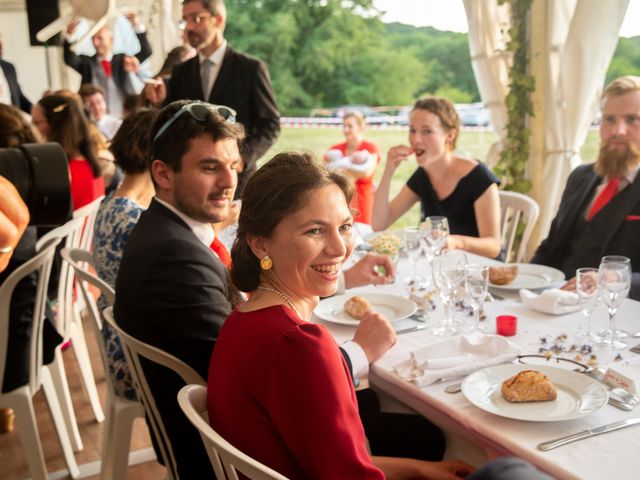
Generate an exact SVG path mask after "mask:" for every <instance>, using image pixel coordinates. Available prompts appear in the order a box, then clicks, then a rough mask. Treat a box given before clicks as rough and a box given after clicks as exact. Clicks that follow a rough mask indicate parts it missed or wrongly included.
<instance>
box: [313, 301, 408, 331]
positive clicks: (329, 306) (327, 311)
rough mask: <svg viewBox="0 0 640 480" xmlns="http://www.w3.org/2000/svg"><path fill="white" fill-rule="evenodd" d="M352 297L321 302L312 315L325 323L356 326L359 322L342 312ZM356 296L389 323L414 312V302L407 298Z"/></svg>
mask: <svg viewBox="0 0 640 480" xmlns="http://www.w3.org/2000/svg"><path fill="white" fill-rule="evenodd" d="M354 296H355V295H338V296H335V297H331V298H327V299H325V300H322V301H321V302H320V303H319V304H318V306H317V307H316V309H315V310H314V311H313V313H315V314H316V316H317V317H319V318H321V319H322V320H326V321H327V322H333V323H341V324H343V325H358V324H359V323H360V320H356V319H355V318H353V317H352V316H351V315H349V314H348V313H347V312H345V311H344V304H345V303H346V302H347V300H349V299H350V298H351V297H354ZM357 296H359V297H363V298H364V299H365V300H367V302H369V303H370V304H371V306H372V307H373V310H374V311H376V312H378V313H381V314H382V315H384V316H385V317H387V318H388V319H389V321H391V322H393V321H394V320H400V319H402V318H406V317H408V316H409V315H411V314H413V313H415V311H416V304H415V303H414V302H412V301H411V300H409V299H407V298H403V297H398V296H397V295H388V294H386V293H358V294H357Z"/></svg>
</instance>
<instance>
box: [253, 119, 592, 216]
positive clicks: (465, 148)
mask: <svg viewBox="0 0 640 480" xmlns="http://www.w3.org/2000/svg"><path fill="white" fill-rule="evenodd" d="M366 138H367V140H371V141H374V142H377V143H378V145H380V150H381V152H382V162H381V164H380V165H379V166H378V169H377V171H376V179H379V178H380V175H382V170H383V168H384V162H385V161H386V152H387V150H389V148H391V147H392V146H394V145H399V144H404V145H406V144H408V140H407V131H406V130H369V131H367V134H366ZM496 140H497V135H496V134H495V133H494V132H493V131H462V132H461V134H460V137H459V139H458V150H459V152H460V153H464V154H466V155H467V156H470V157H473V158H477V159H480V160H483V159H484V158H485V155H486V153H487V151H488V150H489V147H491V145H492V144H493V143H494V142H495V141H496ZM342 141H344V137H343V135H342V130H341V129H339V128H283V129H282V132H281V134H280V138H279V139H278V142H277V143H276V144H275V145H274V146H273V147H272V148H271V149H270V150H269V152H267V154H266V155H265V156H264V157H263V158H264V160H263V161H266V159H269V158H271V157H273V156H274V155H275V154H276V153H279V152H283V151H287V150H296V151H310V152H312V153H314V154H315V155H316V156H317V157H318V158H320V157H321V156H322V155H323V154H324V152H325V151H326V150H327V149H328V148H329V147H330V146H331V145H334V144H336V143H339V142H342ZM598 142H599V141H598V132H597V131H590V132H589V134H588V136H587V140H586V142H585V144H584V145H583V147H582V150H581V154H582V158H583V160H584V161H585V162H592V161H593V160H594V159H595V157H596V154H597V150H598ZM415 168H416V165H415V163H409V162H407V163H404V164H403V165H401V166H400V167H399V168H398V170H396V172H395V175H394V179H393V182H392V185H391V195H395V193H396V192H398V191H399V190H400V189H401V188H402V186H403V185H404V184H405V183H406V181H407V179H408V178H409V176H410V175H411V174H412V173H413V171H414V170H415ZM419 216H420V207H419V205H418V204H416V205H414V207H413V208H412V209H411V210H410V211H409V212H407V214H405V215H404V216H403V217H402V218H400V219H398V221H397V222H396V223H395V224H394V225H393V227H392V228H401V227H403V226H406V225H416V224H417V223H418V219H419Z"/></svg>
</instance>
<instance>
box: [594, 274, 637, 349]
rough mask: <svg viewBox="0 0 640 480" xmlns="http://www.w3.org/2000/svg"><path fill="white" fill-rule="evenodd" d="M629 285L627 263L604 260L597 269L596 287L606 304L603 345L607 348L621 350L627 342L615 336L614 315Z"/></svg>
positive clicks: (627, 291) (629, 276) (629, 275)
mask: <svg viewBox="0 0 640 480" xmlns="http://www.w3.org/2000/svg"><path fill="white" fill-rule="evenodd" d="M630 287H631V268H630V267H629V265H628V264H627V263H621V262H605V263H601V264H600V268H599V269H598V289H599V292H600V296H601V297H602V299H603V300H604V303H605V304H606V305H607V310H608V313H609V330H607V331H605V332H604V333H605V335H604V337H603V339H602V343H603V345H604V346H605V347H606V348H608V349H609V350H621V349H623V348H626V347H627V344H626V343H625V342H623V341H621V340H620V339H619V338H617V337H616V335H615V332H616V329H615V316H616V311H617V310H618V307H619V306H620V304H621V303H622V301H623V300H624V299H625V297H626V296H627V295H628V294H629V288H630Z"/></svg>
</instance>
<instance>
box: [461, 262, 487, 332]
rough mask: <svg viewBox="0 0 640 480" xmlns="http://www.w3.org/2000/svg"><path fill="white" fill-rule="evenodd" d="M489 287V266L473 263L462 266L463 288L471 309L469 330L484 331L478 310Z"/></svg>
mask: <svg viewBox="0 0 640 480" xmlns="http://www.w3.org/2000/svg"><path fill="white" fill-rule="evenodd" d="M488 288H489V267H488V266H486V265H479V264H477V263H473V264H471V265H467V266H466V267H465V268H464V289H465V291H466V294H467V297H468V298H469V304H470V305H471V308H472V309H473V323H472V324H471V326H470V327H469V330H470V331H471V332H475V331H479V332H483V331H484V325H483V324H482V323H480V310H481V309H482V304H483V303H484V299H485V298H486V296H487V289H488Z"/></svg>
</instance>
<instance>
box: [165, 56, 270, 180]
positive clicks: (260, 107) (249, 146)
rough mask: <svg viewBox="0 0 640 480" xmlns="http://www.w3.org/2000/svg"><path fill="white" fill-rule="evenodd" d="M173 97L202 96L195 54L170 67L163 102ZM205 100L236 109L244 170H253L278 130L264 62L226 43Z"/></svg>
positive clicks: (171, 100)
mask: <svg viewBox="0 0 640 480" xmlns="http://www.w3.org/2000/svg"><path fill="white" fill-rule="evenodd" d="M174 100H205V98H204V92H203V91H202V82H201V81H200V59H199V57H198V56H195V57H194V58H192V59H190V60H187V61H186V62H183V63H181V64H179V65H176V66H175V67H174V69H173V73H172V75H171V80H170V82H169V90H168V92H167V98H166V100H165V104H167V103H170V102H173V101H174ZM206 101H208V102H210V103H214V104H217V105H227V106H229V107H231V108H233V109H234V110H235V111H236V112H238V118H237V120H238V122H240V123H241V124H242V125H244V128H245V131H246V140H245V142H244V144H243V145H242V148H241V153H242V159H243V161H244V163H245V172H247V174H248V173H250V172H252V171H253V170H255V168H256V161H257V160H258V159H259V158H260V157H261V156H262V155H264V154H265V153H266V151H267V150H268V149H269V147H270V146H271V145H273V144H274V143H275V141H276V139H277V138H278V135H279V134H280V113H279V112H278V107H277V106H276V100H275V96H274V94H273V89H272V87H271V80H270V78H269V71H268V70H267V66H266V65H265V64H264V63H263V62H261V61H260V60H257V59H255V58H252V57H249V56H247V55H244V54H242V53H240V52H238V51H236V50H234V49H233V48H231V47H230V46H227V50H226V52H225V55H224V59H223V60H222V65H221V66H220V72H219V73H218V76H217V78H216V81H215V83H214V85H213V87H212V88H211V93H210V95H209V98H207V99H206ZM243 177H246V174H245V175H243Z"/></svg>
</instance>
